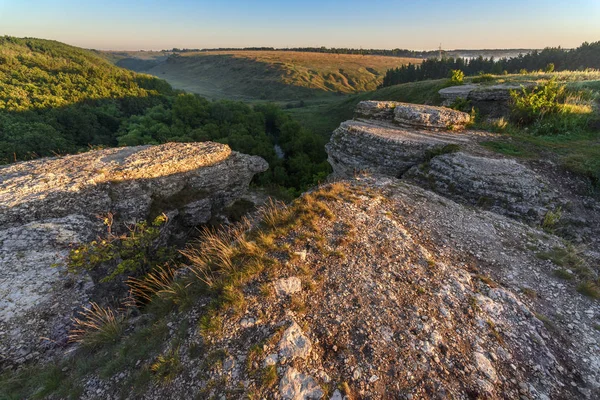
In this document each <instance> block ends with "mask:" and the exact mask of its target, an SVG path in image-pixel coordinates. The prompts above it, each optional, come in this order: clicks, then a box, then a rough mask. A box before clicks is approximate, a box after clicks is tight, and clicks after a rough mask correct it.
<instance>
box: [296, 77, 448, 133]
mask: <svg viewBox="0 0 600 400" xmlns="http://www.w3.org/2000/svg"><path fill="white" fill-rule="evenodd" d="M445 86H446V80H445V79H438V80H430V81H423V82H414V83H405V84H402V85H396V86H390V87H386V88H383V89H378V90H374V91H370V92H365V93H360V94H356V95H352V96H348V97H345V98H342V99H336V100H335V101H330V102H328V103H321V104H311V105H308V106H306V107H302V108H293V109H290V110H287V112H288V113H289V114H290V115H292V116H293V117H294V118H296V119H297V120H298V121H299V122H300V123H301V124H302V125H303V126H305V127H306V128H308V129H311V130H313V131H315V132H318V133H320V134H322V135H329V134H331V132H333V130H334V129H335V128H337V127H338V125H339V124H340V123H341V122H343V121H346V120H349V119H352V116H353V114H354V109H355V108H356V105H357V104H358V103H359V102H360V101H363V100H388V101H402V102H406V103H418V104H432V105H438V104H440V102H441V100H440V97H439V95H438V91H439V90H440V89H441V88H443V87H445Z"/></svg>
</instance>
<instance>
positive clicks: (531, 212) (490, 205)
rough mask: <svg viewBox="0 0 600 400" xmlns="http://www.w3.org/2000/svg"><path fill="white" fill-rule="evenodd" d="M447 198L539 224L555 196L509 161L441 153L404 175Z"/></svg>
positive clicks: (538, 179) (528, 171)
mask: <svg viewBox="0 0 600 400" xmlns="http://www.w3.org/2000/svg"><path fill="white" fill-rule="evenodd" d="M404 178H406V179H409V180H414V181H416V182H418V183H420V184H421V185H422V186H425V187H429V188H431V189H432V190H434V191H436V192H437V193H440V194H443V195H445V196H447V197H449V198H453V199H455V200H459V201H462V202H467V203H469V204H472V205H478V206H480V207H482V208H486V209H489V210H491V211H494V212H497V213H499V214H504V215H508V216H511V217H516V218H520V219H526V220H531V221H535V222H540V221H541V219H542V218H543V216H544V215H545V214H546V213H547V212H548V210H554V209H555V208H556V207H558V197H559V196H558V194H557V193H555V191H554V190H553V189H551V187H550V185H549V184H548V183H546V182H545V181H544V180H543V179H542V178H541V177H540V176H539V175H538V174H536V173H535V172H533V171H532V170H531V169H529V168H527V167H525V166H523V165H521V164H519V163H518V162H516V161H515V160H510V159H493V158H486V157H478V156H473V155H469V154H465V153H462V152H458V153H453V154H444V155H440V156H438V157H435V158H433V159H432V160H431V161H430V162H429V163H427V164H426V165H423V166H415V167H413V168H412V169H411V170H410V171H409V172H407V173H406V174H405V175H404Z"/></svg>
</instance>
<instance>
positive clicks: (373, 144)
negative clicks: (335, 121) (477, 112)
mask: <svg viewBox="0 0 600 400" xmlns="http://www.w3.org/2000/svg"><path fill="white" fill-rule="evenodd" d="M472 139H473V135H471V134H470V133H469V132H466V133H454V132H452V133H442V132H431V131H420V130H414V129H406V128H399V127H398V126H395V125H391V124H374V123H369V122H368V121H346V122H343V123H342V124H341V125H340V127H339V128H338V129H336V130H335V131H334V132H333V134H332V136H331V140H330V141H329V143H328V144H327V145H326V146H325V149H326V151H327V153H328V155H329V159H328V161H329V163H330V164H331V165H332V167H333V171H334V174H335V175H337V176H340V177H352V176H354V174H355V173H356V172H359V171H368V172H373V173H380V174H384V175H390V176H395V177H398V176H400V175H402V174H403V173H405V172H406V171H408V170H409V169H410V168H411V167H413V166H414V165H417V164H420V163H422V162H423V161H425V160H426V159H427V158H428V157H429V155H430V154H431V152H432V151H435V150H439V149H442V148H444V147H445V146H448V145H458V146H462V145H466V144H468V143H469V142H470V141H471V140H472Z"/></svg>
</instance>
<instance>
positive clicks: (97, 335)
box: [69, 303, 124, 347]
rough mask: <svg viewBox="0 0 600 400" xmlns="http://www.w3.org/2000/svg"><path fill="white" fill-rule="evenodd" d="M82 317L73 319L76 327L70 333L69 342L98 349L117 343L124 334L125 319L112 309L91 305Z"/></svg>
mask: <svg viewBox="0 0 600 400" xmlns="http://www.w3.org/2000/svg"><path fill="white" fill-rule="evenodd" d="M80 315H81V317H79V318H73V319H72V321H73V325H74V327H73V329H71V331H70V332H69V342H72V343H81V344H83V345H85V346H89V347H97V346H101V345H104V344H108V343H115V342H116V341H117V340H118V339H119V338H120V337H121V334H122V333H123V328H124V327H123V325H124V324H123V322H124V318H123V317H122V316H121V315H119V314H118V313H116V312H115V311H113V310H112V309H111V308H103V307H101V306H99V305H98V304H97V303H90V306H89V307H88V308H85V309H84V311H82V312H81V313H80Z"/></svg>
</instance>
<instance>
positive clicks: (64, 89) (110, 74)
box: [0, 37, 328, 191]
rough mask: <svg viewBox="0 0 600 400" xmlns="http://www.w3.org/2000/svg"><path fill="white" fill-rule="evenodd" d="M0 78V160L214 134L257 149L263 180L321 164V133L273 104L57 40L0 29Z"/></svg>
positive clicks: (304, 174)
mask: <svg viewBox="0 0 600 400" xmlns="http://www.w3.org/2000/svg"><path fill="white" fill-rule="evenodd" d="M0 82H2V85H1V86H0V163H8V162H15V161H21V160H27V159H32V158H37V157H43V156H51V155H57V154H66V153H76V152H80V151H85V150H87V149H89V148H90V147H94V146H101V147H103V146H120V145H140V144H158V143H164V142H168V141H203V140H213V141H219V142H222V143H228V144H229V145H230V146H231V147H232V149H234V150H237V151H241V152H245V153H249V154H256V155H260V156H262V157H264V158H265V159H266V160H267V161H268V162H269V164H270V166H271V168H270V169H269V171H268V172H267V173H265V174H263V175H261V176H260V177H258V178H257V181H258V182H259V183H262V184H265V185H275V186H279V187H284V188H287V189H290V190H292V191H295V190H300V189H302V188H304V187H306V186H307V185H309V184H312V183H314V182H315V180H317V179H319V178H320V177H323V176H325V175H326V173H327V171H328V165H327V163H326V155H325V151H324V149H323V146H324V143H325V142H326V138H324V137H320V136H318V135H315V134H313V133H312V132H310V131H308V130H306V129H303V128H301V127H300V125H299V124H298V123H297V122H295V121H293V120H292V119H291V117H289V116H287V115H286V114H284V113H283V112H282V111H281V110H280V109H279V108H277V107H276V106H271V105H262V106H256V107H254V108H253V107H251V106H248V105H246V104H243V103H237V102H230V101H219V102H209V101H208V100H205V99H203V98H200V97H198V96H196V95H191V94H185V93H183V92H177V91H174V90H173V89H172V88H171V86H170V85H169V84H168V83H167V82H165V81H163V80H161V79H157V78H155V77H152V76H150V75H144V74H138V73H135V72H132V71H128V70H125V69H122V68H119V67H116V66H114V65H112V64H111V63H110V62H108V61H107V60H106V59H105V58H102V57H100V56H98V55H97V54H96V53H94V52H91V51H87V50H83V49H79V48H76V47H72V46H68V45H65V44H62V43H58V42H54V41H48V40H40V39H18V38H13V37H1V38H0ZM275 144H278V145H279V146H280V147H281V149H282V150H283V152H284V153H285V154H284V156H283V157H282V158H280V157H278V156H277V155H276V153H275V150H274V146H275ZM280 156H281V155H280Z"/></svg>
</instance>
